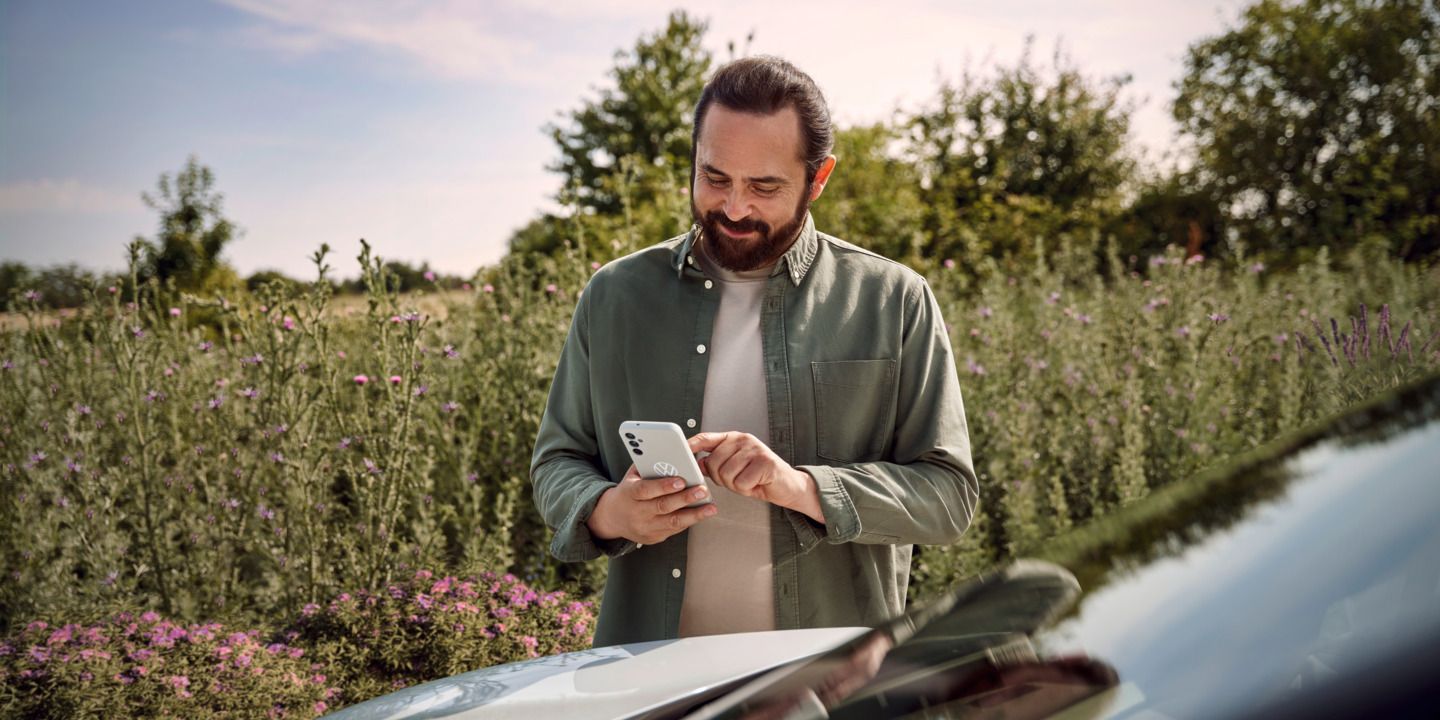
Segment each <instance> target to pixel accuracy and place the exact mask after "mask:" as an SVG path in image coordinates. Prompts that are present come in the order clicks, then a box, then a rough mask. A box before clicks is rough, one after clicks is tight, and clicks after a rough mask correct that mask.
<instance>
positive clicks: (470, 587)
mask: <svg viewBox="0 0 1440 720" xmlns="http://www.w3.org/2000/svg"><path fill="white" fill-rule="evenodd" d="M302 615H303V616H302V617H301V619H300V620H299V621H297V622H296V623H294V624H293V625H292V626H291V628H290V630H288V631H287V632H286V633H285V636H286V637H287V638H290V640H289V641H290V642H291V643H292V644H295V645H299V646H301V647H305V648H313V652H311V653H310V654H309V657H312V658H314V659H316V660H319V661H322V662H324V663H325V664H326V667H327V668H329V673H330V678H331V682H333V683H336V684H337V685H339V686H340V687H342V688H343V689H344V692H343V693H342V694H341V695H340V697H339V698H338V700H339V701H340V702H345V703H353V702H360V701H363V700H366V699H369V698H372V697H376V696H379V695H383V694H385V693H388V692H393V691H394V690H396V689H398V688H403V687H407V686H409V685H413V684H416V683H421V682H426V681H429V680H434V679H436V678H443V677H449V676H451V675H455V674H458V673H462V672H468V671H470V670H474V669H477V668H483V667H489V666H492V665H500V664H503V663H509V662H516V661H520V660H525V659H528V658H534V657H540V656H543V655H554V654H557V653H566V652H573V651H576V650H584V649H587V648H589V647H590V643H591V640H592V637H593V634H594V623H595V615H594V609H593V604H592V603H589V602H579V601H568V600H566V599H565V594H564V593H562V592H551V593H543V594H542V593H537V592H535V591H534V590H532V589H530V588H529V587H528V586H526V585H525V584H524V583H521V582H519V581H518V580H516V578H515V577H514V576H513V575H505V576H503V577H498V576H496V575H495V574H493V573H484V574H482V575H480V576H479V577H475V578H469V579H460V578H456V577H451V576H446V577H443V578H439V579H436V578H435V577H434V576H433V575H432V574H431V573H430V572H429V571H425V570H421V571H418V572H416V573H415V575H414V576H413V577H412V578H409V579H407V580H405V581H402V582H397V583H394V584H392V585H390V586H388V587H386V588H385V590H384V592H375V593H370V592H359V593H356V594H353V595H352V594H350V593H344V594H341V595H339V596H338V597H336V598H335V599H333V600H332V601H331V602H330V604H329V605H328V606H327V607H324V608H322V607H320V606H318V605H311V606H307V607H305V608H304V609H303V611H302Z"/></svg>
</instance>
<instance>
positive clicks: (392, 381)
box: [390, 375, 402, 385]
mask: <svg viewBox="0 0 1440 720" xmlns="http://www.w3.org/2000/svg"><path fill="white" fill-rule="evenodd" d="M401 380H402V378H401V377H400V376H399V375H391V376H390V384H391V385H399V384H400V381H401Z"/></svg>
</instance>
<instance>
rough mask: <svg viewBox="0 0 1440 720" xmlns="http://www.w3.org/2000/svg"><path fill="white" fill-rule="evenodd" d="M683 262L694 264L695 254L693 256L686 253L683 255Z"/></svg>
mask: <svg viewBox="0 0 1440 720" xmlns="http://www.w3.org/2000/svg"><path fill="white" fill-rule="evenodd" d="M685 264H686V265H694V264H695V256H694V255H686V256H685Z"/></svg>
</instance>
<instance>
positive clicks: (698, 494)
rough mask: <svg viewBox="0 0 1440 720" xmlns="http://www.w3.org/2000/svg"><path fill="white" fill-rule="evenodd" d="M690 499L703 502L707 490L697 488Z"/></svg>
mask: <svg viewBox="0 0 1440 720" xmlns="http://www.w3.org/2000/svg"><path fill="white" fill-rule="evenodd" d="M690 497H693V498H695V499H696V500H703V499H704V498H705V488H696V489H695V492H694V494H692V495H691V496H690Z"/></svg>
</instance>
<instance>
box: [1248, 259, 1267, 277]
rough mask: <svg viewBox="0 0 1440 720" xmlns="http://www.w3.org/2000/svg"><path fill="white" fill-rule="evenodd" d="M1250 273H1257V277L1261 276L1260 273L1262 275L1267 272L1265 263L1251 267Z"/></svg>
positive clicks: (1258, 263)
mask: <svg viewBox="0 0 1440 720" xmlns="http://www.w3.org/2000/svg"><path fill="white" fill-rule="evenodd" d="M1250 272H1252V273H1255V274H1257V275H1258V274H1260V273H1262V272H1265V263H1263V262H1257V263H1255V264H1254V265H1251V266H1250Z"/></svg>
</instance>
